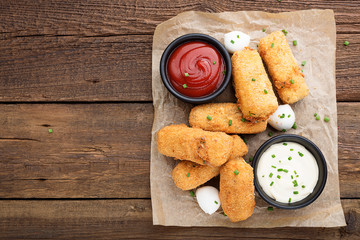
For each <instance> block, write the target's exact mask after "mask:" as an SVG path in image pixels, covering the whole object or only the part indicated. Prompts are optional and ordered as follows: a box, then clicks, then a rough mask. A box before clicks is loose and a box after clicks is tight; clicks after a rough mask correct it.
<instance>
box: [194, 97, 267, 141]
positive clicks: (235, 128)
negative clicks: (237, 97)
mask: <svg viewBox="0 0 360 240" xmlns="http://www.w3.org/2000/svg"><path fill="white" fill-rule="evenodd" d="M208 116H211V117H212V119H211V121H209V119H208V118H207V117H208ZM189 122H190V126H192V127H198V128H202V129H204V130H206V131H219V132H226V133H235V134H255V133H260V132H263V131H265V129H266V125H267V121H259V122H257V123H251V122H249V121H246V120H245V118H244V117H243V115H242V113H241V111H240V110H239V108H238V106H237V105H236V103H209V104H203V105H198V106H196V107H194V108H192V109H191V112H190V115H189Z"/></svg>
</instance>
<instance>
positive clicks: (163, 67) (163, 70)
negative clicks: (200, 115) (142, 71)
mask: <svg viewBox="0 0 360 240" xmlns="http://www.w3.org/2000/svg"><path fill="white" fill-rule="evenodd" d="M191 41H202V42H205V43H208V44H210V45H212V46H213V47H215V48H216V49H217V50H218V52H219V53H220V55H221V56H222V57H223V59H224V63H225V69H226V74H225V78H224V81H223V83H222V84H221V85H220V87H219V88H218V89H216V90H215V91H214V92H213V93H211V94H210V95H207V96H204V97H188V96H185V95H183V94H181V93H179V92H178V91H176V89H175V88H174V87H173V86H172V85H171V83H170V81H169V79H168V74H167V63H168V59H169V57H170V55H171V54H172V52H173V51H174V50H175V49H176V48H177V47H179V46H180V45H182V44H184V43H186V42H191ZM231 71H232V67H231V58H230V55H229V53H228V52H227V51H226V49H225V47H224V46H223V45H222V44H221V43H220V42H219V41H218V40H216V39H215V38H213V37H210V36H208V35H205V34H200V33H191V34H187V35H183V36H181V37H179V38H177V39H175V40H174V41H173V42H171V43H170V44H169V46H167V48H166V49H165V51H164V52H163V54H162V56H161V60H160V75H161V79H162V81H163V83H164V85H165V87H166V88H167V89H168V90H169V92H171V93H172V94H173V95H174V96H175V97H177V98H178V99H181V100H182V101H185V102H189V103H194V104H200V103H205V102H209V101H211V100H212V99H214V98H216V97H217V96H219V95H220V94H221V93H222V92H223V91H224V90H225V88H226V87H227V85H228V84H229V82H230V78H231Z"/></svg>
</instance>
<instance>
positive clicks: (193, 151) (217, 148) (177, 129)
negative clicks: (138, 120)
mask: <svg viewBox="0 0 360 240" xmlns="http://www.w3.org/2000/svg"><path fill="white" fill-rule="evenodd" d="M233 145H234V139H233V138H232V137H231V136H229V135H227V134H226V133H223V132H208V131H204V130H202V129H200V128H189V127H187V126H186V125H185V124H180V125H170V126H167V127H164V128H162V129H160V130H159V131H158V133H157V148H158V150H159V152H160V153H162V154H164V155H166V156H168V157H174V158H177V159H180V160H189V161H192V162H196V163H198V164H201V165H204V164H206V163H208V164H210V165H212V166H221V165H222V164H224V163H225V162H226V161H227V160H228V159H229V157H230V155H231V153H232V149H233Z"/></svg>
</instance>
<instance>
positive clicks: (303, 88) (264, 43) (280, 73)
mask: <svg viewBox="0 0 360 240" xmlns="http://www.w3.org/2000/svg"><path fill="white" fill-rule="evenodd" d="M259 52H260V55H261V57H262V59H263V60H264V62H265V64H266V66H267V68H268V70H269V74H270V76H271V78H272V81H273V83H274V86H275V88H276V90H277V92H278V94H279V97H280V98H281V100H282V101H283V102H284V103H288V104H292V103H295V102H297V101H299V100H301V99H303V98H304V97H306V96H307V95H308V94H309V88H308V86H307V85H306V82H305V79H304V74H302V73H301V70H300V67H299V66H298V64H297V63H296V60H295V58H294V55H293V54H292V52H291V49H290V47H289V44H288V43H287V42H286V38H285V35H284V33H282V32H281V31H277V32H273V33H271V34H269V35H267V36H266V37H264V38H262V39H261V40H260V43H259Z"/></svg>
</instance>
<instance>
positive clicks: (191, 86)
mask: <svg viewBox="0 0 360 240" xmlns="http://www.w3.org/2000/svg"><path fill="white" fill-rule="evenodd" d="M167 73H168V77H169V80H170V83H171V85H172V86H173V87H174V88H175V89H176V90H177V91H178V92H180V93H181V94H183V95H186V96H188V97H204V96H207V95H210V94H211V93H213V92H214V91H215V90H216V89H218V88H219V87H220V85H221V84H222V82H223V81H224V78H225V64H224V60H223V58H222V56H221V55H220V53H219V52H218V51H217V50H216V49H215V48H214V47H213V46H211V45H210V44H208V43H205V42H200V41H194V42H188V43H184V44H183V45H180V46H179V47H178V48H176V49H175V51H174V52H173V53H172V54H171V55H170V58H169V61H168V65H167Z"/></svg>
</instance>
